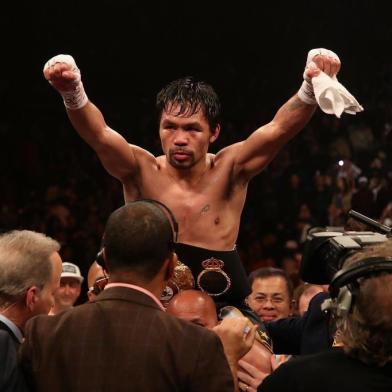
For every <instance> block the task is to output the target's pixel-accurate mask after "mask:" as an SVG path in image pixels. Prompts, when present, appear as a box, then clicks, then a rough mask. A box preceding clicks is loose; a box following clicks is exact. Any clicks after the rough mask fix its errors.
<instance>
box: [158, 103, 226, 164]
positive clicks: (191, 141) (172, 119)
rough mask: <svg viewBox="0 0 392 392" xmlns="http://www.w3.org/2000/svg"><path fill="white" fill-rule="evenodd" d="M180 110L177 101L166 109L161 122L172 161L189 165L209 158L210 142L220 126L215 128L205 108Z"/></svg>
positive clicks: (160, 130)
mask: <svg viewBox="0 0 392 392" xmlns="http://www.w3.org/2000/svg"><path fill="white" fill-rule="evenodd" d="M177 114H178V107H177V106H175V105H174V106H171V107H169V109H168V110H166V111H163V112H162V116H161V120H160V124H159V135H160V137H161V143H162V149H163V152H164V153H165V155H166V158H167V160H168V162H169V163H170V165H172V166H173V167H175V168H176V169H189V168H191V167H193V166H194V165H196V164H197V163H198V162H200V161H202V160H203V159H204V158H205V156H206V154H207V151H208V146H209V145H210V143H212V142H214V141H215V140H216V138H217V137H218V134H219V128H217V129H216V130H214V132H211V130H210V127H209V124H208V122H207V119H206V118H205V116H204V113H203V111H202V110H198V111H197V112H195V113H194V114H192V115H187V114H186V113H185V114H181V115H177Z"/></svg>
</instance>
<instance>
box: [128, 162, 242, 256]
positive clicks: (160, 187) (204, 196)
mask: <svg viewBox="0 0 392 392" xmlns="http://www.w3.org/2000/svg"><path fill="white" fill-rule="evenodd" d="M124 192H125V197H126V200H128V201H129V200H133V199H135V198H149V199H155V200H159V201H160V202H162V203H164V204H166V205H167V206H168V207H169V208H170V209H171V210H172V211H173V213H174V215H175V216H176V219H177V221H178V223H179V227H180V233H179V241H181V242H186V243H191V244H195V245H199V246H205V247H208V246H210V247H212V248H213V249H217V247H220V248H227V247H232V246H234V242H235V239H236V237H237V234H238V226H239V221H240V216H241V211H242V207H243V203H244V200H245V194H246V188H244V187H236V186H235V184H233V183H232V179H231V173H230V167H229V166H228V165H226V166H224V165H221V166H220V167H214V166H212V167H208V168H207V169H206V170H205V171H204V172H203V173H201V174H200V176H196V177H193V178H192V179H189V178H187V177H186V176H184V177H183V178H178V177H174V176H173V175H171V174H170V172H169V171H168V170H165V168H164V167H158V168H157V169H156V170H155V171H154V170H145V171H144V172H143V173H142V176H141V177H140V182H139V184H138V194H137V195H135V194H134V187H133V186H132V184H130V185H129V187H127V186H124Z"/></svg>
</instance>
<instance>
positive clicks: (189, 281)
mask: <svg viewBox="0 0 392 392" xmlns="http://www.w3.org/2000/svg"><path fill="white" fill-rule="evenodd" d="M194 287H195V280H194V279H193V275H192V272H191V270H190V268H189V267H188V266H186V265H185V264H184V263H182V262H181V261H180V260H177V264H176V266H175V267H174V271H173V276H172V277H171V278H170V279H169V281H168V282H167V283H166V287H165V288H164V290H163V292H162V294H161V298H160V301H161V302H162V304H163V306H164V307H166V306H167V304H168V303H169V301H170V300H171V299H172V298H173V296H174V295H176V294H177V293H178V292H180V291H181V290H189V289H193V288H194Z"/></svg>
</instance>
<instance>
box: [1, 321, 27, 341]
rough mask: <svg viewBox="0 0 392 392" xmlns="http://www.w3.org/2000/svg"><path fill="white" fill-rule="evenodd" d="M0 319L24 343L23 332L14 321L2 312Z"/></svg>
mask: <svg viewBox="0 0 392 392" xmlns="http://www.w3.org/2000/svg"><path fill="white" fill-rule="evenodd" d="M0 321H1V322H3V323H4V324H5V325H6V326H7V327H8V328H9V329H10V330H11V331H12V332H13V334H14V335H15V337H16V338H17V339H18V341H19V343H23V334H22V332H21V330H20V329H19V327H18V326H17V325H16V324H15V323H14V322H13V321H11V320H10V319H9V318H7V317H5V316H4V315H3V314H0Z"/></svg>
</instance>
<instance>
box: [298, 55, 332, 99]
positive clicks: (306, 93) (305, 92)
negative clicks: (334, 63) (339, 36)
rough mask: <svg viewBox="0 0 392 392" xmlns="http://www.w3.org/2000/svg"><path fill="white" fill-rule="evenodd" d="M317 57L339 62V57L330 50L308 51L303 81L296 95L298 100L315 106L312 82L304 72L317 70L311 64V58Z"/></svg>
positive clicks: (315, 66)
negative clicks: (327, 57) (312, 69)
mask: <svg viewBox="0 0 392 392" xmlns="http://www.w3.org/2000/svg"><path fill="white" fill-rule="evenodd" d="M317 55H323V56H329V57H334V58H336V59H337V60H339V57H338V56H337V55H336V53H334V52H332V50H328V49H324V48H320V49H312V50H310V51H309V53H308V58H307V59H306V65H305V70H304V74H303V77H304V81H303V83H302V86H301V88H300V89H299V91H298V93H297V95H298V97H299V99H300V100H301V101H303V102H305V103H307V104H309V105H317V101H316V98H315V96H314V91H313V85H312V81H311V79H310V78H309V77H308V76H307V75H306V71H307V70H308V69H309V68H317V65H316V64H315V63H314V62H313V58H314V57H316V56H317Z"/></svg>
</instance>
